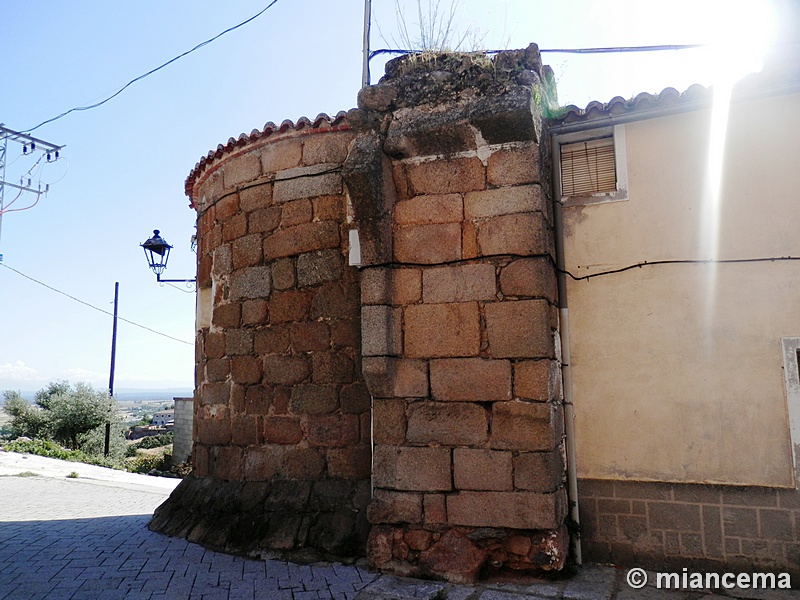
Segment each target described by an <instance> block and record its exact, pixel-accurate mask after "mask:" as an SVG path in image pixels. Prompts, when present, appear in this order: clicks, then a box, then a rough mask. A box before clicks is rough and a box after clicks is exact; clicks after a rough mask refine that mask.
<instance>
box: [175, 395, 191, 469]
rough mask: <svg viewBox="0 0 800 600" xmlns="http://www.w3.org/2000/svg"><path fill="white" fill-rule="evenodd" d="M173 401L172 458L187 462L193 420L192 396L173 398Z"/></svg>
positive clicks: (176, 460)
mask: <svg viewBox="0 0 800 600" xmlns="http://www.w3.org/2000/svg"><path fill="white" fill-rule="evenodd" d="M173 400H174V401H175V428H174V430H173V432H174V436H175V439H174V442H173V444H172V460H173V462H176V463H182V462H187V461H188V460H189V457H190V456H191V454H192V429H193V427H192V422H193V421H194V398H173Z"/></svg>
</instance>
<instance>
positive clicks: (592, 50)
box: [369, 44, 705, 58]
mask: <svg viewBox="0 0 800 600" xmlns="http://www.w3.org/2000/svg"><path fill="white" fill-rule="evenodd" d="M704 47H705V44H661V45H656V46H610V47H607V48H539V53H540V54H548V53H549V54H614V53H624V52H662V51H666V50H691V49H694V48H704ZM419 52H421V50H401V49H397V48H381V49H379V50H373V51H372V52H370V53H369V57H370V58H373V57H375V56H378V55H380V54H417V53H419ZM501 52H506V50H484V51H482V53H483V54H499V53H501Z"/></svg>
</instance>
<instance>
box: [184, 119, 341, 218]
mask: <svg viewBox="0 0 800 600" xmlns="http://www.w3.org/2000/svg"><path fill="white" fill-rule="evenodd" d="M348 129H350V125H349V124H348V123H347V113H346V112H344V111H340V112H338V113H336V116H334V117H330V116H328V115H327V114H325V113H320V114H318V115H317V116H316V118H315V119H314V120H313V121H312V120H311V119H309V118H308V117H300V118H299V119H298V120H297V122H296V123H295V122H292V121H290V120H288V119H287V120H285V121H283V122H282V123H281V124H280V125H275V123H273V122H272V121H268V122H267V123H266V124H265V125H264V127H263V129H261V130H260V131H259V130H258V129H253V130H252V131H251V132H250V133H249V134H246V133H242V134H240V135H239V137H238V138H228V142H227V143H226V144H219V145H218V146H217V147H216V149H215V150H209V152H208V154H206V155H205V156H203V157H201V158H200V160H199V161H198V163H197V164H196V165H195V166H194V169H192V170H191V171H190V172H189V176H188V177H187V178H186V183H185V186H184V189H185V190H186V195H187V196H189V198H192V192H193V191H194V184H195V182H196V181H197V179H198V178H199V177H200V175H201V174H202V173H203V171H205V170H206V169H207V168H209V167H210V166H211V164H212V163H213V162H214V161H216V160H219V159H221V158H222V157H223V156H224V155H225V154H229V153H231V152H233V151H235V150H237V149H239V148H243V147H245V146H247V145H248V144H252V143H253V142H255V141H257V140H260V139H262V138H267V137H269V136H272V135H279V134H282V133H286V132H287V131H304V132H305V133H307V134H313V133H322V132H326V131H346V130H348ZM190 206H191V205H190Z"/></svg>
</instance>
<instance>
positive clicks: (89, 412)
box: [3, 381, 117, 450]
mask: <svg viewBox="0 0 800 600" xmlns="http://www.w3.org/2000/svg"><path fill="white" fill-rule="evenodd" d="M4 396H5V403H4V405H3V410H4V411H5V412H6V413H8V414H9V415H11V417H12V419H11V427H12V431H13V432H14V433H15V434H16V435H27V436H28V437H52V438H53V439H54V440H55V441H57V442H59V443H61V444H63V445H68V446H69V447H70V448H71V449H73V450H77V449H79V448H80V447H81V444H82V442H83V438H84V436H85V435H86V434H87V433H89V432H90V431H92V430H93V429H96V428H98V427H100V426H102V425H104V424H105V423H107V422H115V421H116V420H117V416H116V415H117V410H116V402H115V401H114V400H113V399H112V398H109V397H108V394H106V393H105V392H98V391H95V390H94V389H92V387H91V386H89V385H88V384H86V383H78V384H76V385H75V387H74V388H73V387H72V386H70V384H69V382H67V381H59V382H54V383H50V384H48V386H47V387H46V388H44V389H41V390H39V391H38V392H36V396H35V397H34V401H35V405H34V406H31V405H30V404H28V403H27V402H26V401H25V400H24V399H23V398H22V397H21V396H20V395H19V393H17V392H5V394H4Z"/></svg>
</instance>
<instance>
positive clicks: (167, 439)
mask: <svg viewBox="0 0 800 600" xmlns="http://www.w3.org/2000/svg"><path fill="white" fill-rule="evenodd" d="M174 439H175V436H174V435H173V434H172V432H169V433H159V434H158V435H150V436H147V437H144V438H142V439H140V440H139V441H137V442H136V444H135V445H136V446H137V447H138V448H160V447H161V446H169V445H170V444H171V443H172V441H173V440H174Z"/></svg>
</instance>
